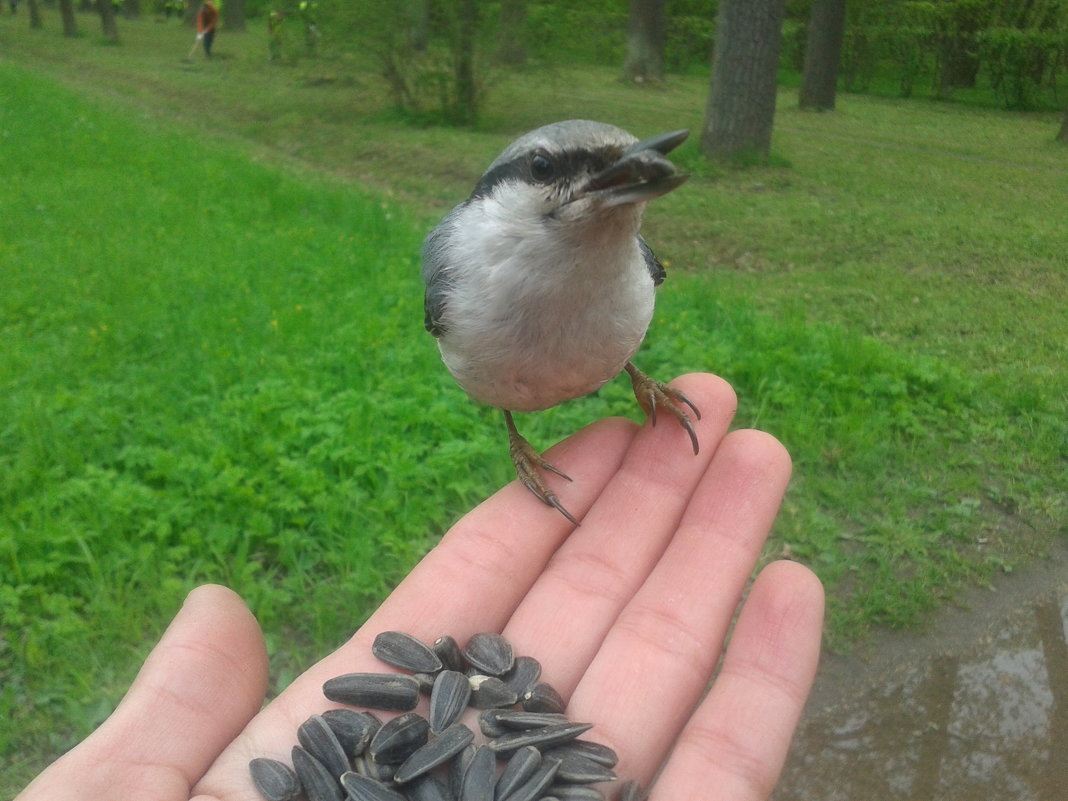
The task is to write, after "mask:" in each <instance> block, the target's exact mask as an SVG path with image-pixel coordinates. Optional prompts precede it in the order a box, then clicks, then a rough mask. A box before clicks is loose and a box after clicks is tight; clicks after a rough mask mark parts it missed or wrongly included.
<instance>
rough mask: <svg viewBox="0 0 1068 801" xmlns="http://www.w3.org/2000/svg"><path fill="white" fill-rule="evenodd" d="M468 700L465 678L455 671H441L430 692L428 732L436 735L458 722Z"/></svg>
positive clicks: (469, 692)
mask: <svg viewBox="0 0 1068 801" xmlns="http://www.w3.org/2000/svg"><path fill="white" fill-rule="evenodd" d="M470 699H471V683H470V682H469V681H468V679H467V676H465V675H464V674H463V673H457V672H456V671H455V670H443V671H441V672H440V673H439V674H438V675H437V678H436V679H434V689H433V690H431V691H430V731H432V732H434V734H437V733H438V732H440V731H442V730H443V729H446V728H448V727H449V726H451V725H452V724H453V723H455V722H456V721H457V720H459V719H460V715H462V714H463V713H464V710H465V709H467V702H468V701H469V700H470Z"/></svg>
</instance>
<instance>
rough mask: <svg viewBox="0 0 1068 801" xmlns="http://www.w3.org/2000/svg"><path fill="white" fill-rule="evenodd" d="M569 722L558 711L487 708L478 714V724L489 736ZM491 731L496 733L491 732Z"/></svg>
mask: <svg viewBox="0 0 1068 801" xmlns="http://www.w3.org/2000/svg"><path fill="white" fill-rule="evenodd" d="M567 722H568V720H567V717H566V716H564V715H561V714H559V713H556V712H525V711H522V710H518V709H487V710H485V711H483V712H482V713H480V714H479V716H478V725H479V727H480V728H481V729H482V733H483V734H485V735H486V736H487V737H497V736H499V735H501V734H504V732H506V731H522V730H523V729H540V728H541V727H542V726H550V725H552V724H554V723H567ZM487 730H488V731H487ZM491 731H493V732H496V734H491V733H490V732H491Z"/></svg>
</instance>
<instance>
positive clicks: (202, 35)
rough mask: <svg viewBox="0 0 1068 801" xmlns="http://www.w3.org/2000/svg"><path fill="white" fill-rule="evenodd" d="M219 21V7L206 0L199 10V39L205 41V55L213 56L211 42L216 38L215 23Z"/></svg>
mask: <svg viewBox="0 0 1068 801" xmlns="http://www.w3.org/2000/svg"><path fill="white" fill-rule="evenodd" d="M218 21H219V9H217V8H216V7H215V4H214V3H213V2H212V1H211V0H205V2H204V4H203V5H202V6H201V7H200V11H198V12H197V39H199V40H200V41H201V42H203V43H204V55H206V56H207V57H208V58H211V43H212V42H213V41H214V40H215V23H216V22H218Z"/></svg>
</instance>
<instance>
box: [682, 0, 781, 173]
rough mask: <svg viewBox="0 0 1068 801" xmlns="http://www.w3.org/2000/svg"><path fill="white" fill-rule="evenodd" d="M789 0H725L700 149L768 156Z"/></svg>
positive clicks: (711, 154) (719, 155) (714, 154)
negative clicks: (777, 75) (783, 31)
mask: <svg viewBox="0 0 1068 801" xmlns="http://www.w3.org/2000/svg"><path fill="white" fill-rule="evenodd" d="M785 5H786V3H785V0H720V4H719V14H718V16H717V18H716V45H715V47H716V49H715V55H714V56H713V59H712V85H711V88H710V90H709V94H708V107H707V108H706V110H705V121H704V126H703V129H702V131H701V152H702V153H704V154H705V156H707V157H708V158H712V159H733V160H744V159H747V158H756V159H758V160H760V161H767V158H768V156H769V155H770V153H771V129H772V125H773V123H774V121H775V93H776V89H777V83H776V71H777V69H778V65H779V46H780V44H781V42H782V22H783V17H784V16H785Z"/></svg>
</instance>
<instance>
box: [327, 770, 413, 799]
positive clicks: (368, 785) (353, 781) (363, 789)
mask: <svg viewBox="0 0 1068 801" xmlns="http://www.w3.org/2000/svg"><path fill="white" fill-rule="evenodd" d="M341 786H342V787H343V788H344V790H345V792H346V793H348V794H349V798H350V799H352V801H408V799H407V798H405V797H404V795H402V794H401V793H398V792H397V791H396V790H394V789H393V788H391V787H389V786H387V785H385V784H383V783H382V782H380V781H376V780H375V779H372V778H369V777H367V776H361V775H360V774H359V773H354V772H353V771H349V772H348V773H344V774H342V776H341Z"/></svg>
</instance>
